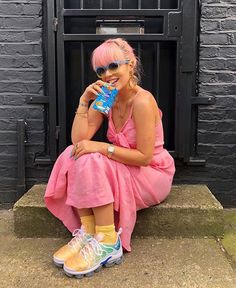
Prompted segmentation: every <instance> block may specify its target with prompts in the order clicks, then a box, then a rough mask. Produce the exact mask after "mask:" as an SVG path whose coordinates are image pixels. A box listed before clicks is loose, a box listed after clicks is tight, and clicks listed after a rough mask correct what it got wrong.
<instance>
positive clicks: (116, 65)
mask: <svg viewBox="0 0 236 288" xmlns="http://www.w3.org/2000/svg"><path fill="white" fill-rule="evenodd" d="M128 63H129V60H120V61H119V60H117V61H113V62H111V63H110V64H108V65H106V66H99V67H96V68H95V72H96V73H97V75H98V77H102V76H103V74H105V73H106V71H107V70H110V71H115V70H116V69H118V68H119V66H120V65H121V64H128Z"/></svg>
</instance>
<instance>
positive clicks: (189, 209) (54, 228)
mask: <svg viewBox="0 0 236 288" xmlns="http://www.w3.org/2000/svg"><path fill="white" fill-rule="evenodd" d="M45 189H46V185H35V186H33V187H32V188H31V189H30V190H29V191H28V192H27V193H26V194H25V195H24V196H23V197H22V198H21V199H20V200H19V201H17V202H16V203H15V205H14V209H13V211H14V222H15V224H14V230H15V233H16V235H17V236H18V237H70V233H69V232H68V231H67V229H66V228H65V227H64V225H63V224H62V223H61V221H59V220H58V219H56V218H55V217H54V216H53V215H52V214H51V213H50V212H49V211H48V210H47V209H46V207H45V205H44V201H43V196H44V193H45ZM223 232H224V220H223V207H222V206H221V204H220V203H219V202H218V201H217V200H216V199H215V197H214V196H213V195H212V193H211V192H210V190H209V189H208V188H207V186H205V185H176V186H173V187H172V191H171V193H170V196H169V197H168V198H167V199H166V201H165V202H163V203H161V204H160V205H157V206H154V207H151V208H149V209H145V210H142V211H139V212H138V217H137V224H136V227H135V231H134V236H161V237H175V236H182V237H192V236H222V235H223Z"/></svg>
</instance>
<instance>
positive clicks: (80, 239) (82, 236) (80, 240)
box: [53, 226, 93, 267]
mask: <svg viewBox="0 0 236 288" xmlns="http://www.w3.org/2000/svg"><path fill="white" fill-rule="evenodd" d="M72 236H73V237H74V238H72V239H71V240H70V242H69V243H67V244H66V245H64V246H63V247H61V248H60V249H59V250H58V251H57V252H56V253H54V255H53V262H54V264H55V265H56V266H58V267H62V266H63V265H64V262H65V261H66V260H67V259H69V258H70V257H72V256H74V255H75V254H76V253H78V252H79V251H80V250H81V249H82V248H83V247H84V246H85V245H86V244H87V243H88V241H90V240H91V239H92V238H93V237H92V236H91V235H90V234H88V233H86V232H85V231H84V229H83V226H81V229H76V230H75V231H74V232H73V234H72Z"/></svg>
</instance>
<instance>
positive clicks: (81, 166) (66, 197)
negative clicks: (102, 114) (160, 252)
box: [45, 107, 175, 251]
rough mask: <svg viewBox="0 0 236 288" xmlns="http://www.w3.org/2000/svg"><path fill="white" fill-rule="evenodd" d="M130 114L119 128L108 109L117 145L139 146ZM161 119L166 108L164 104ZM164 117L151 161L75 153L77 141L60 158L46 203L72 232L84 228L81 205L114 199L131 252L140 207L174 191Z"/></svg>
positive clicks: (111, 133) (110, 135)
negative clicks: (136, 162)
mask: <svg viewBox="0 0 236 288" xmlns="http://www.w3.org/2000/svg"><path fill="white" fill-rule="evenodd" d="M132 110H133V108H132V107H131V110H130V113H129V117H128V119H127V121H126V122H125V124H124V125H123V127H122V128H121V129H120V131H116V129H115V126H114V123H113V121H112V111H111V113H110V114H109V122H108V131H107V137H108V139H109V141H110V142H112V143H113V144H114V145H117V146H121V147H125V148H131V149H135V148H136V129H135V124H134V121H133V119H132ZM159 112H160V116H161V118H162V112H161V110H160V109H159ZM163 144H164V140H163V127H162V120H160V121H159V123H157V125H156V141H155V150H154V155H153V158H152V161H151V163H150V165H149V166H130V165H125V164H122V163H120V162H117V161H114V160H112V159H109V158H108V157H106V156H104V155H102V154H100V153H90V154H85V155H83V156H81V157H80V158H78V159H77V160H74V159H73V158H70V153H71V150H72V148H73V146H72V145H71V146H69V147H67V148H66V149H65V150H64V152H63V153H62V154H60V156H59V157H58V159H57V160H56V162H55V165H54V167H53V170H52V172H51V175H50V178H49V181H48V185H47V189H46V193H45V204H46V207H47V208H48V209H49V211H50V212H51V213H52V214H54V215H55V216H56V217H57V218H59V219H60V220H61V221H62V222H63V223H64V225H65V226H66V227H67V228H68V230H69V231H71V232H72V231H73V230H75V229H77V228H79V227H80V225H81V223H80V220H79V217H78V215H77V213H76V210H75V208H74V207H76V208H91V207H97V206H102V205H105V204H108V203H111V202H114V210H115V224H116V229H118V228H119V227H122V234H121V241H122V245H123V248H124V249H125V250H127V251H131V247H130V240H131V234H132V232H133V229H134V226H135V222H136V212H137V210H140V209H144V208H147V207H150V206H153V205H156V204H159V203H160V202H162V201H163V200H164V199H165V198H166V197H167V196H168V194H169V193H170V189H171V185H172V180H173V176H174V173H175V165H174V160H173V158H172V157H171V155H170V154H169V153H168V151H167V150H166V149H164V148H163Z"/></svg>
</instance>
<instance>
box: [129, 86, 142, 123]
mask: <svg viewBox="0 0 236 288" xmlns="http://www.w3.org/2000/svg"><path fill="white" fill-rule="evenodd" d="M141 91H143V89H142V88H141V89H140V90H139V91H138V92H137V93H136V94H135V95H134V98H133V102H132V104H131V107H130V110H129V116H128V119H129V118H131V116H132V113H133V108H134V100H135V98H136V97H137V96H138V94H139V93H140V92H141Z"/></svg>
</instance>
